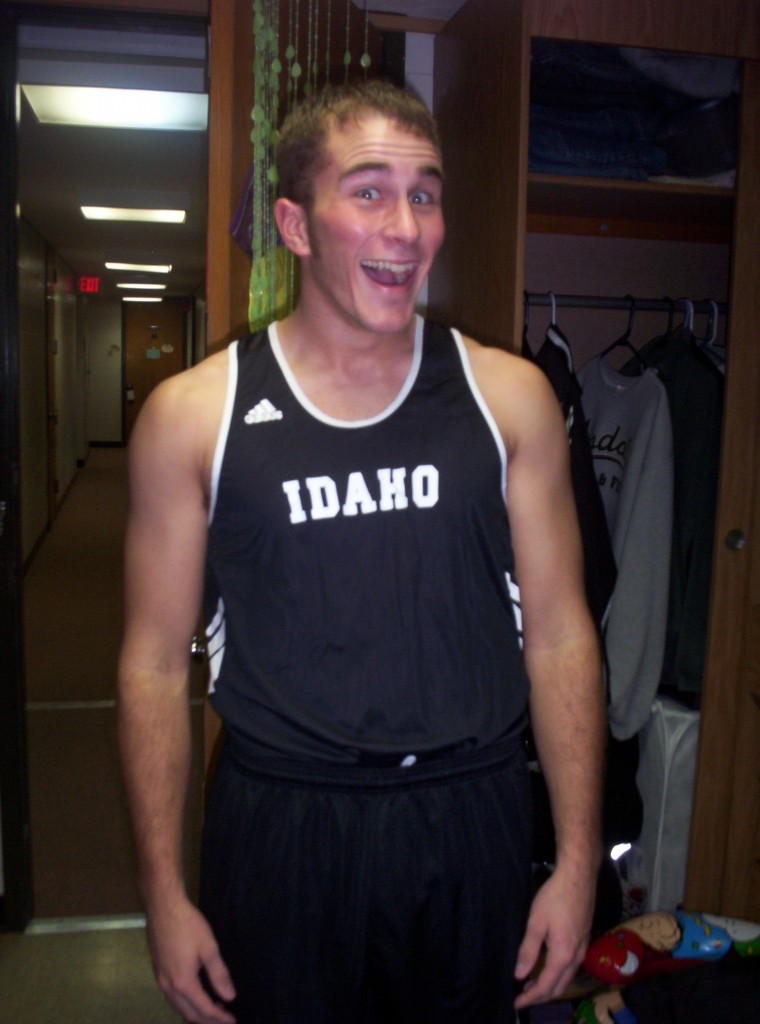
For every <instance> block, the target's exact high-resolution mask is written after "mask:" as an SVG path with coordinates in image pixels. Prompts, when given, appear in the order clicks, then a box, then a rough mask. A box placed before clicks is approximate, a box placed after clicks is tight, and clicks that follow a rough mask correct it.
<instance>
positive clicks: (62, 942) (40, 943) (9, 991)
mask: <svg viewBox="0 0 760 1024" xmlns="http://www.w3.org/2000/svg"><path fill="white" fill-rule="evenodd" d="M107 924H110V925H113V926H115V927H107V926H106V925H107ZM93 926H94V927H93ZM61 927H63V928H64V929H65V930H63V931H61V930H59V929H60V928H61ZM68 929H78V930H68ZM180 1020H181V1018H180V1017H178V1016H177V1015H176V1014H175V1013H173V1011H172V1010H171V1009H170V1008H169V1006H168V1005H167V1003H166V1002H165V1000H164V997H163V995H162V994H161V992H160V991H159V989H158V986H157V985H156V983H155V981H154V979H153V974H152V971H151V968H150V962H149V959H148V953H147V948H146V942H145V930H144V928H143V927H141V919H140V918H134V919H128V918H127V919H115V920H113V921H110V922H105V921H103V920H97V921H94V920H89V921H88V920H74V919H72V920H69V921H67V922H60V921H54V922H37V923H36V924H33V925H32V926H31V928H30V930H29V931H27V932H26V933H25V934H24V935H18V934H0V1021H2V1022H3V1024H177V1022H178V1021H180Z"/></svg>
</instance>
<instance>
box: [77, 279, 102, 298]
mask: <svg viewBox="0 0 760 1024" xmlns="http://www.w3.org/2000/svg"><path fill="white" fill-rule="evenodd" d="M79 291H80V292H82V293H84V294H86V295H94V294H95V293H96V292H98V291H100V278H99V277H80V278H79Z"/></svg>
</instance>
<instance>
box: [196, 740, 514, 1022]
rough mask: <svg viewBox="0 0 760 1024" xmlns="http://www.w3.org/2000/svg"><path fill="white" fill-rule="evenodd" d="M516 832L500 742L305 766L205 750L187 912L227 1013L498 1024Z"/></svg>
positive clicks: (509, 994) (507, 976)
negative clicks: (200, 926) (451, 752)
mask: <svg viewBox="0 0 760 1024" xmlns="http://www.w3.org/2000/svg"><path fill="white" fill-rule="evenodd" d="M530 837H531V826H530V788H529V781H528V773H527V768H526V765H525V761H524V757H523V753H522V750H521V748H520V745H519V743H517V742H515V743H510V744H509V745H508V746H506V747H505V746H503V747H501V749H497V748H489V750H487V751H479V752H474V753H470V754H467V755H465V756H464V757H457V758H452V759H448V760H445V761H441V762H430V763H427V764H419V765H415V766H413V767H411V768H400V767H398V768H383V769H369V768H344V767H342V766H341V767H340V768H331V767H328V768H322V767H321V766H320V767H318V768H316V769H314V770H313V771H309V772H308V774H305V773H304V772H302V771H301V770H300V769H299V771H298V772H295V771H290V770H287V769H285V770H282V771H273V770H272V769H271V768H268V769H266V770H264V769H263V767H261V766H252V765H250V764H246V765H243V764H241V763H240V762H239V761H236V760H233V757H232V756H231V754H230V752H229V750H227V751H225V752H223V754H222V756H221V758H220V763H219V766H218V769H217V773H216V776H215V779H214V784H213V787H212V792H211V795H210V798H209V804H208V807H207V814H206V823H205V828H204V837H203V858H202V859H203V866H202V882H201V908H202V910H203V912H204V913H205V914H206V916H207V918H208V919H209V921H210V924H211V926H212V928H213V930H214V933H215V935H216V937H217V940H218V942H219V945H220V948H221V953H222V957H223V959H224V961H225V963H226V964H227V966H228V968H229V969H230V972H231V974H232V977H233V980H234V982H235V987H236V990H237V993H238V995H237V998H236V1000H235V1001H234V1002H233V1003H232V1004H231V1007H230V1008H231V1010H232V1011H233V1012H234V1013H235V1015H236V1016H237V1020H238V1024H265V1022H266V1024H497V1022H498V1024H502V1022H507V1021H508V1022H510V1024H513V1022H514V1020H515V1012H514V1008H513V1001H514V998H515V995H516V987H515V982H514V977H513V971H514V962H515V958H516V954H517V948H518V946H519V943H520V941H521V939H522V935H523V929H524V925H525V920H526V915H527V909H528V903H529V898H530V877H529V876H530V849H531V838H530Z"/></svg>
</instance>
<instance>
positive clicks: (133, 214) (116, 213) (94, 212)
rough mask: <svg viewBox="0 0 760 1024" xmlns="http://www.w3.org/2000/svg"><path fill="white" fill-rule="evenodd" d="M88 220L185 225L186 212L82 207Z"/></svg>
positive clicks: (116, 207)
mask: <svg viewBox="0 0 760 1024" xmlns="http://www.w3.org/2000/svg"><path fill="white" fill-rule="evenodd" d="M81 210H82V213H83V214H84V215H85V217H86V218H87V220H124V221H141V222H143V223H150V224H184V223H185V217H186V216H187V211H186V210H140V209H136V208H135V209H133V208H132V207H124V206H122V207H119V206H82V207H81Z"/></svg>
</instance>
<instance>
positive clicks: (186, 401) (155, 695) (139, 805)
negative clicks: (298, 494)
mask: <svg viewBox="0 0 760 1024" xmlns="http://www.w3.org/2000/svg"><path fill="white" fill-rule="evenodd" d="M206 376H207V374H206ZM198 379H200V383H202V382H203V380H204V373H203V372H198V373H195V375H194V376H193V375H192V374H189V375H182V376H181V377H179V378H175V379H173V380H171V381H169V382H167V383H166V384H165V385H163V386H162V387H161V388H159V389H157V391H156V392H154V394H153V395H152V396H151V398H150V399H149V400H148V402H147V403H146V406H145V408H144V409H143V411H142V413H141V415H140V417H139V418H138V422H137V424H136V426H135V429H134V432H133V436H132V439H131V442H130V509H129V517H128V526H127V538H126V552H125V555H126V570H125V572H126V593H125V628H124V639H123V643H122V650H121V656H120V662H119V738H120V746H121V754H122V764H123V771H124V778H125V782H126V788H127V794H128V799H129V804H130V810H131V813H132V819H133V823H134V831H135V837H136V843H137V850H138V860H139V869H140V887H141V892H142V896H143V899H144V902H145V907H146V912H147V918H148V933H149V938H150V944H151V952H152V956H153V961H154V967H155V970H156V975H157V978H158V981H159V984H160V985H161V987H162V989H163V990H164V992H165V993H166V995H167V997H168V998H169V1000H170V1002H171V1003H172V1005H173V1006H174V1007H175V1009H177V1010H178V1011H179V1012H180V1013H182V1014H183V1016H184V1017H185V1018H186V1019H187V1020H189V1021H192V1022H196V1024H228V1022H230V1021H232V1020H233V1018H232V1017H231V1015H230V1014H228V1013H227V1012H226V1011H224V1010H223V1009H221V1008H220V1007H218V1006H215V1004H214V1003H213V1002H212V1000H211V999H210V998H209V996H208V995H207V993H206V992H205V991H204V989H203V987H202V985H201V983H200V980H199V971H200V970H201V968H205V970H206V972H207V974H208V976H209V979H210V980H211V983H212V985H213V986H214V988H215V989H216V991H217V992H218V994H219V995H220V997H222V998H223V999H230V998H232V996H233V995H234V991H233V988H232V984H231V981H230V979H229V976H228V974H227V971H226V969H225V967H224V964H223V963H222V961H221V959H220V957H219V953H218V949H217V947H216V942H215V941H214V938H213V935H212V934H211V931H210V929H209V927H208V925H207V923H206V922H205V920H204V919H203V917H202V916H201V915H200V913H199V912H198V911H197V910H196V908H195V907H194V906H193V905H192V903H191V902H190V900H189V899H188V896H187V893H186V890H185V884H184V878H183V869H182V859H183V833H184V808H185V802H186V795H187V786H188V775H189V765H190V755H191V750H190V725H189V699H188V697H189V694H188V661H189V644H190V638H191V636H192V634H193V632H194V630H195V628H196V626H197V622H198V617H199V610H200V602H201V588H202V579H203V564H204V556H205V543H206V525H207V509H206V488H205V484H204V474H205V472H206V468H207V459H206V457H205V454H204V453H205V451H206V448H207V447H208V445H207V441H206V438H207V436H210V434H211V432H210V430H209V429H208V427H209V426H210V422H211V420H210V417H209V413H208V412H202V411H201V410H200V408H199V409H198V410H196V409H195V408H194V399H196V398H197V397H198V396H197V394H196V392H197V391H198V389H197V388H195V389H194V386H193V382H194V381H195V382H197V381H198ZM200 391H201V392H203V391H204V388H202V387H201V388H200ZM212 399H213V392H212ZM213 407H214V402H213V400H212V401H211V402H210V404H209V402H208V400H207V401H206V404H205V406H204V408H205V409H206V410H208V409H209V408H211V409H213Z"/></svg>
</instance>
